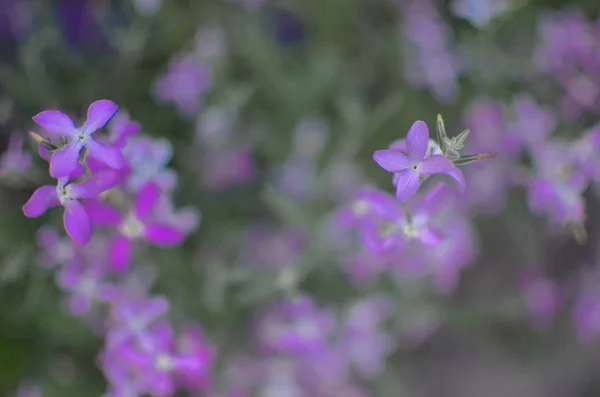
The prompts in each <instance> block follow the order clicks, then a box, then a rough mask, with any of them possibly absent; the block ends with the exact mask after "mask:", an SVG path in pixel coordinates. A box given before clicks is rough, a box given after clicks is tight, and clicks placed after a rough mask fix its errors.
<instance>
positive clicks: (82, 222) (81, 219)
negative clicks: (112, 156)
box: [23, 170, 118, 244]
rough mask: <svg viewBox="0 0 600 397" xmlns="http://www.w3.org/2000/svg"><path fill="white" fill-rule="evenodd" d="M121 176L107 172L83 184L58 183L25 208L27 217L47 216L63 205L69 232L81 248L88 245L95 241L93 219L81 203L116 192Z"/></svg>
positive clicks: (42, 189) (37, 193)
mask: <svg viewBox="0 0 600 397" xmlns="http://www.w3.org/2000/svg"><path fill="white" fill-rule="evenodd" d="M117 176H118V175H117V174H116V173H115V172H114V171H112V170H108V171H103V172H99V173H97V174H93V175H92V176H90V177H89V178H87V179H85V180H84V181H83V182H81V183H71V182H69V181H68V179H67V178H61V179H59V180H58V184H57V185H56V186H49V185H48V186H41V187H39V188H38V189H37V190H36V191H35V192H33V194H32V195H31V198H30V199H29V201H27V202H26V203H25V205H24V206H23V213H24V214H25V216H28V217H30V218H36V217H38V216H41V215H43V214H44V213H45V212H46V210H47V209H48V208H52V207H57V206H59V205H62V206H63V207H64V208H65V213H64V224H65V230H66V231H67V233H68V234H69V236H71V238H72V239H73V240H74V241H76V242H77V243H79V244H86V243H87V242H88V241H89V240H90V238H91V237H92V226H91V223H90V218H89V216H88V214H87V212H86V210H85V208H84V206H83V204H81V203H80V202H79V201H78V200H85V199H93V198H96V197H97V196H98V195H99V194H100V193H102V192H104V191H106V190H109V189H111V188H113V187H114V186H115V185H116V184H117V182H118V178H117Z"/></svg>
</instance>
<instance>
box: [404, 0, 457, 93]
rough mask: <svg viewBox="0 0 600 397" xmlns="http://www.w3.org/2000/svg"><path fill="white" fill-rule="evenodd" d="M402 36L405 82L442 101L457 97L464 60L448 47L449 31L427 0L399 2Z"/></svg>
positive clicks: (450, 34)
mask: <svg viewBox="0 0 600 397" xmlns="http://www.w3.org/2000/svg"><path fill="white" fill-rule="evenodd" d="M401 11H402V25H401V27H402V33H403V34H404V36H405V37H406V39H407V40H408V42H409V45H408V46H403V49H405V52H406V53H407V54H406V59H408V65H406V68H405V75H406V80H407V81H408V82H409V83H410V84H411V85H413V86H417V87H427V88H429V89H430V90H431V91H432V92H433V93H434V94H435V96H436V97H437V98H438V99H439V100H440V101H444V102H448V101H451V100H453V99H455V98H456V96H457V95H458V91H459V87H458V78H459V76H460V75H461V74H462V73H463V71H464V69H465V68H464V66H463V61H462V59H461V58H460V56H459V55H458V53H457V52H455V51H454V50H453V49H452V48H451V45H452V44H451V41H452V32H451V30H450V28H449V27H448V26H447V25H446V24H445V23H444V21H443V19H442V17H441V15H440V13H439V12H438V10H437V9H436V6H435V5H434V4H433V3H432V2H431V1H430V0H411V1H404V2H402V8H401Z"/></svg>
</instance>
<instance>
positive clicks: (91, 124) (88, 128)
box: [33, 99, 126, 178]
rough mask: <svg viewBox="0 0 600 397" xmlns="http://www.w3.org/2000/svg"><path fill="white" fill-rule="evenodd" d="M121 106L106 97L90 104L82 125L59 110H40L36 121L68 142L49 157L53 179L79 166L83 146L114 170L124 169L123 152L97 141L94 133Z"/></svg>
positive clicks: (65, 174)
mask: <svg viewBox="0 0 600 397" xmlns="http://www.w3.org/2000/svg"><path fill="white" fill-rule="evenodd" d="M118 109H119V107H118V106H117V105H116V104H115V103H113V102H111V101H109V100H106V99H102V100H99V101H96V102H94V103H92V104H91V105H90V107H89V108H88V113H87V120H86V122H85V123H84V124H83V125H82V126H81V127H79V128H77V127H75V124H74V123H73V120H71V118H70V117H69V116H67V115H66V114H64V113H61V112H59V111H57V110H46V111H44V112H41V113H38V114H37V115H35V116H34V117H33V120H34V121H35V122H36V123H37V124H39V125H40V126H41V127H43V128H44V129H45V130H46V131H48V132H49V133H50V134H52V135H55V136H59V137H63V138H66V139H67V140H68V141H69V142H68V143H67V144H66V145H65V146H64V147H63V148H61V149H60V150H56V151H54V152H53V153H52V157H51V159H50V175H52V176H53V177H54V178H62V177H66V176H69V174H70V173H71V172H73V170H75V168H76V167H77V164H78V161H79V156H80V153H81V150H82V149H83V148H86V149H87V153H88V154H89V155H90V156H91V157H93V158H95V159H96V160H98V161H100V162H102V163H104V164H106V165H108V166H109V167H111V168H113V169H117V170H118V169H121V168H123V167H124V166H125V165H126V162H125V159H124V157H123V154H122V153H121V151H120V150H119V149H118V148H115V147H110V146H106V145H104V144H102V143H99V142H97V141H96V140H94V138H93V137H92V135H93V134H94V133H95V132H96V131H97V130H99V129H100V128H102V127H104V126H105V125H106V123H108V121H109V120H110V119H111V118H112V117H113V116H114V114H115V113H116V112H117V110H118Z"/></svg>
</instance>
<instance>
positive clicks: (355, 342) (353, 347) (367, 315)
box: [339, 295, 396, 380]
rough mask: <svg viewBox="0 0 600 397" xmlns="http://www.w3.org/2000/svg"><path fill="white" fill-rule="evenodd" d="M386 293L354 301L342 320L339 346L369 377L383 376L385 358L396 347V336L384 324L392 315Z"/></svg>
mask: <svg viewBox="0 0 600 397" xmlns="http://www.w3.org/2000/svg"><path fill="white" fill-rule="evenodd" d="M390 310H391V308H390V300H389V298H388V297H386V296H383V295H382V296H371V297H368V298H366V299H364V300H361V301H358V302H356V303H355V304H353V305H352V306H351V307H350V308H349V309H348V312H347V314H346V316H345V319H344V321H343V323H344V324H343V327H344V329H343V332H342V337H341V341H340V342H339V343H340V346H339V347H340V349H341V351H343V352H344V353H345V354H346V355H348V360H349V362H350V363H351V364H352V365H353V366H354V367H355V368H356V369H357V371H358V373H359V374H360V375H361V376H362V377H363V378H364V379H367V380H372V379H373V378H375V377H377V376H379V375H381V373H382V371H383V367H384V365H385V361H384V360H385V358H386V356H387V355H389V354H391V353H392V352H393V351H394V349H395V348H396V343H395V341H394V336H393V335H391V334H390V332H388V331H385V330H384V329H383V327H382V326H381V325H382V323H383V321H385V320H386V319H387V318H388V317H389V315H390Z"/></svg>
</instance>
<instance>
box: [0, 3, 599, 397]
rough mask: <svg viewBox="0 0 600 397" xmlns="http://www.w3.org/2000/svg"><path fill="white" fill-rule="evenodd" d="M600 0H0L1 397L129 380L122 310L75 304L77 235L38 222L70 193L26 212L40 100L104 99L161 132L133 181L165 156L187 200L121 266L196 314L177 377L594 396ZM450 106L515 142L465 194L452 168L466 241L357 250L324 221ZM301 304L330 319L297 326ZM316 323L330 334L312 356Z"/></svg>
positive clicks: (480, 134) (210, 389)
mask: <svg viewBox="0 0 600 397" xmlns="http://www.w3.org/2000/svg"><path fill="white" fill-rule="evenodd" d="M599 11H600V2H597V1H593V0H575V1H558V0H531V1H528V0H452V1H441V0H303V1H294V0H131V1H125V0H123V1H109V0H0V148H1V152H2V160H0V183H1V185H0V202H1V205H0V259H1V263H0V395H6V396H18V397H41V396H46V397H69V396H85V397H87V396H100V395H102V393H105V392H110V391H111V385H110V384H109V383H110V382H107V379H106V376H105V375H106V374H105V373H104V372H105V368H103V365H102V364H101V363H99V359H98V357H99V354H100V352H101V351H103V346H104V342H105V341H104V337H103V333H102V332H100V331H98V329H100V328H102V327H101V326H100V325H99V324H102V323H103V322H104V321H105V320H106V318H108V317H109V316H110V315H109V314H107V313H110V310H111V309H110V307H109V308H108V309H107V308H106V307H105V306H102V305H104V304H102V303H99V304H98V306H99V308H98V309H97V310H94V311H92V312H90V313H87V314H85V315H75V314H74V313H73V312H72V310H69V307H68V305H67V304H66V303H65V302H66V300H67V299H68V297H69V296H70V294H72V293H73V292H72V291H71V292H69V291H67V290H65V288H64V286H61V283H60V282H57V279H58V278H59V277H58V276H57V275H58V274H60V271H61V270H60V269H61V266H66V265H65V263H57V266H55V267H50V266H47V261H48V257H49V256H50V257H52V258H54V260H55V261H58V262H60V258H64V257H68V256H69V253H70V252H75V250H76V248H74V247H73V246H71V245H69V244H63V245H61V247H62V248H61V249H62V250H63V251H62V253H61V254H60V255H62V256H60V255H59V254H57V251H60V250H59V249H58V248H57V247H58V244H59V242H58V240H57V241H55V242H51V243H50V244H49V245H48V244H44V241H45V240H44V239H43V238H41V237H40V234H41V233H42V232H40V230H42V231H46V232H47V231H48V230H49V229H47V227H48V226H49V225H54V227H56V230H57V231H58V233H59V235H60V237H61V238H63V236H64V235H65V234H64V231H63V230H62V229H61V228H62V225H61V222H60V214H58V213H56V212H52V211H50V212H49V213H48V214H47V215H45V216H43V217H41V218H37V219H28V218H26V217H25V216H24V215H23V213H22V210H21V207H22V206H23V204H24V203H25V202H26V201H27V200H28V198H29V196H30V195H31V193H32V192H33V191H34V190H35V189H36V188H37V187H38V186H40V185H42V184H48V183H51V182H50V181H51V179H50V177H49V176H48V172H47V163H46V162H45V161H44V160H42V159H40V158H39V156H38V155H37V144H36V143H35V141H33V140H32V139H30V137H29V136H28V135H27V132H28V131H30V130H33V131H35V132H37V133H42V132H43V131H42V130H41V129H40V128H39V127H38V126H37V125H35V124H34V123H33V121H32V119H31V117H32V116H33V115H35V114H37V113H39V112H41V111H43V110H47V109H60V110H61V111H63V112H65V113H66V114H69V115H70V116H72V117H73V118H74V119H76V120H83V119H85V112H86V110H87V107H88V106H89V104H90V103H92V102H93V101H95V100H98V99H110V100H112V101H114V102H115V103H117V104H118V105H119V106H120V110H119V113H118V115H119V116H122V117H125V119H126V117H127V115H128V116H129V117H130V119H131V120H132V121H128V122H130V123H132V122H137V123H139V125H140V126H141V131H142V132H141V134H143V136H144V137H145V139H147V141H148V142H151V144H150V146H151V147H152V148H153V149H152V150H150V151H149V152H144V151H141V152H140V153H138V156H140V157H138V158H137V160H136V161H137V163H136V164H137V167H138V168H137V170H138V172H139V173H140V175H141V176H139V178H140V179H142V180H144V178H146V179H148V178H154V177H157V175H159V174H160V173H161V172H167V171H165V170H167V169H170V170H172V171H168V172H167V173H168V174H169V175H170V176H166V177H165V176H164V175H162V177H164V178H167V179H168V178H172V177H173V175H174V174H176V176H177V184H176V186H175V187H173V189H171V190H172V192H170V193H169V200H172V202H173V205H174V207H175V208H182V209H183V210H182V211H185V212H182V214H183V215H182V217H181V218H178V220H177V221H176V223H179V224H182V223H186V222H187V223H186V225H187V226H186V227H187V231H188V233H189V234H188V236H187V239H186V240H185V242H184V243H183V244H182V245H180V246H177V247H174V248H167V249H160V248H149V249H148V250H143V252H136V256H135V258H134V261H133V265H132V267H131V269H130V271H129V272H128V274H126V275H118V276H115V275H109V276H107V277H109V278H110V279H111V280H112V282H114V283H116V284H118V285H119V286H120V287H119V288H121V289H123V290H128V289H135V288H139V285H142V287H141V289H142V290H144V291H146V293H147V294H151V295H162V296H164V297H165V298H166V299H168V301H169V302H170V312H169V314H168V316H167V318H168V321H169V322H170V323H171V324H172V326H173V327H174V328H175V329H176V330H178V331H181V330H185V329H186V328H185V327H186V326H188V324H195V326H196V327H201V329H202V330H203V332H204V335H205V341H204V342H203V343H206V344H207V345H209V346H211V348H212V349H214V357H212V356H211V358H210V359H208V358H207V359H206V360H205V361H204V362H203V365H205V367H206V370H205V375H206V377H207V379H210V381H208V380H203V381H202V382H200V383H202V385H200V386H198V387H196V388H194V387H181V388H180V390H179V391H178V393H181V394H177V395H181V396H186V395H192V396H227V397H241V396H262V397H292V396H293V397H296V396H298V397H300V396H311V397H312V396H315V397H319V396H324V397H327V396H336V397H354V396H390V397H401V396H411V397H412V396H415V397H420V396H423V397H430V396H431V397H434V396H444V397H453V396H457V397H459V396H460V397H471V396H473V397H475V396H477V397H480V396H486V397H495V396H527V397H536V396H539V397H542V396H543V397H588V396H589V397H595V396H597V395H598V394H599V393H600V383H599V380H598V379H599V378H598V371H600V355H599V354H598V353H599V350H598V347H597V346H598V344H597V343H596V342H597V338H596V336H598V335H597V334H599V333H600V283H599V282H598V281H597V280H599V276H600V273H598V265H599V261H600V256H599V254H600V252H599V250H598V242H599V240H598V239H599V238H600V236H599V235H598V227H597V224H598V221H599V220H600V211H599V208H598V199H597V191H598V190H597V182H595V181H597V180H600V179H599V178H598V174H599V173H600V158H599V156H598V149H600V140H599V139H597V135H598V129H597V126H596V123H597V122H598V114H599V111H600V91H599V90H600V22H599V20H598V12H599ZM438 113H441V114H442V115H443V118H444V121H445V126H446V129H447V131H448V134H449V136H454V135H456V134H457V133H458V132H460V131H462V130H463V129H465V128H470V130H471V135H470V137H469V138H468V140H467V145H466V151H465V154H472V153H476V152H497V153H498V157H496V158H495V159H490V160H486V161H482V162H477V163H474V164H468V165H466V166H464V167H463V169H464V172H465V177H466V190H465V192H464V193H459V192H458V190H456V189H451V190H452V191H453V197H454V198H453V202H452V204H451V206H450V208H449V209H446V211H450V212H451V213H452V214H453V215H454V216H456V214H459V215H458V216H459V218H460V222H462V223H461V225H462V226H460V227H458V228H454V229H453V228H450V229H448V230H446V232H448V233H450V234H451V236H450V237H452V236H454V237H456V236H458V237H457V239H454V240H452V239H451V241H452V243H450V245H449V248H448V249H447V250H446V251H443V252H440V254H439V257H436V258H437V259H433V260H431V261H430V262H428V264H427V265H422V264H421V265H419V266H421V267H419V269H418V271H415V272H414V274H410V271H409V272H408V273H407V272H404V271H402V270H398V269H399V268H398V266H396V267H395V263H396V262H397V263H401V265H399V267H400V268H403V266H404V265H406V264H407V263H409V264H412V263H413V262H411V261H417V260H416V259H414V258H413V257H410V256H404V255H403V254H399V255H398V256H397V257H395V258H391V259H390V258H385V259H384V260H382V259H381V258H380V257H376V256H372V255H367V256H365V255H364V253H365V249H364V247H362V246H361V243H360V241H358V240H357V239H354V240H349V241H347V240H345V239H343V242H341V243H340V241H339V239H338V238H337V237H339V236H337V234H338V233H339V232H340V230H339V229H340V228H339V227H337V229H336V226H335V225H334V226H331V223H332V219H334V218H335V214H336V213H338V211H339V210H341V209H344V208H348V205H350V204H351V203H352V202H353V200H354V197H355V194H356V191H357V189H359V188H361V187H363V186H373V187H375V188H378V189H380V190H382V191H387V192H389V193H391V194H393V191H394V187H393V186H392V184H391V176H390V175H389V174H388V173H386V172H385V171H384V170H382V169H381V168H380V167H378V166H377V164H376V163H375V162H374V161H373V159H372V155H373V152H374V151H375V150H377V149H384V148H386V147H387V146H388V145H389V144H390V143H392V142H393V141H395V140H397V139H400V138H403V137H405V135H406V133H407V131H408V129H409V127H410V126H411V124H412V123H413V122H414V121H415V120H423V121H425V122H426V123H427V124H428V125H429V127H430V132H431V136H432V137H434V131H435V121H436V115H437V114H438ZM116 129H118V127H117V126H115V125H114V124H112V125H109V127H108V130H109V131H113V133H114V131H115V130H116ZM575 176H578V177H581V178H583V181H582V182H581V183H577V184H575V185H576V186H575V185H574V182H573V183H571V177H573V178H574V177H575ZM438 180H439V181H444V179H443V178H440V179H438ZM578 180H579V179H578ZM540 181H542V182H540ZM445 182H447V181H444V183H445ZM538 182H539V183H542V185H543V186H542V187H540V185H539V184H538V185H536V183H538ZM448 184H449V186H452V185H451V182H448ZM536 189H541V191H542V192H543V194H547V195H550V196H552V199H550V202H549V201H548V200H546V201H543V200H541V201H543V202H540V200H536V197H537V196H536V193H537V194H542V193H540V190H536ZM544 197H546V196H544ZM538 198H539V197H538ZM583 208H584V209H583ZM188 226H189V227H188ZM461 228H462V229H461ZM583 230H585V232H584V231H583ZM452 233H454V234H452ZM95 238H96V237H95ZM352 241H353V242H352ZM46 242H47V241H46ZM420 249H421V251H422V252H426V251H427V250H431V248H425V247H421V248H420ZM64 250H66V253H65V251H64ZM436 252H437V251H436ZM52 255H54V256H52ZM450 257H451V258H455V259H456V258H458V259H456V260H454V259H453V260H448V258H450ZM56 258H58V259H56ZM417 262H418V261H417ZM402 264H404V265H402ZM415 266H416V265H415ZM422 266H425V267H426V269H425V270H424V269H423V268H422ZM296 299H301V300H302V302H303V303H302V304H301V306H302V305H304V306H302V307H301V308H292V309H290V308H289V307H286V305H291V306H294V305H296V304H297V303H290V302H297V301H296ZM307 302H308V303H307ZM92 303H93V302H92ZM282 307H283V308H282ZM282 313H283V314H282ZM299 316H304V317H307V318H309V319H312V320H313V322H312V327H313V329H309V330H307V329H303V328H302V329H301V327H300V326H298V327H297V328H294V326H293V324H292V325H290V321H292V320H293V319H294V318H296V317H299ZM324 317H326V319H323V318H324ZM264 318H267V319H270V320H268V321H267V320H264ZM290 318H291V319H292V320H290ZM261 319H262V320H261ZM261 321H263V322H265V321H267V322H269V321H270V323H269V324H271V326H273V327H275V328H277V327H278V326H281V327H283V328H284V329H285V330H286V331H285V332H287V333H288V334H286V335H287V336H286V337H287V338H288V339H285V338H284V339H285V340H286V341H287V342H281V341H279V342H277V343H276V342H274V341H273V340H272V339H273V338H275V339H276V338H277V335H279V336H280V337H281V334H277V332H276V331H273V330H271V329H270V328H269V327H268V326H264V324H263V325H261V324H262V323H261ZM332 321H333V322H334V323H335V324H336V325H335V326H332V325H331V324H330V323H331V322H332ZM292 322H293V321H292ZM286 327H287V328H286ZM314 327H316V328H314ZM277 329H279V328H277ZM273 332H275V334H273ZM281 332H283V331H281ZM311 332H312V333H311ZM315 333H316V334H315ZM273 335H275V336H273ZM290 335H292V336H290ZM289 338H292V339H293V340H294V341H296V342H295V343H299V344H301V345H302V346H305V347H306V346H309V347H310V346H312V350H311V349H308V350H310V352H312V353H310V354H309V353H307V352H306V351H302V352H298V351H297V349H296V350H295V349H293V348H290V347H289V346H288V345H285V343H288V342H289ZM320 339H324V341H321V340H320ZM316 340H319V341H320V342H319V343H321V342H323V343H325V344H326V345H328V346H329V344H333V345H334V347H332V348H331V349H330V350H328V351H327V353H328V354H326V355H324V354H320V353H315V349H316V350H318V349H319V348H320V347H319V346H321V345H319V344H318V343H317V342H315V341H316ZM298 341H300V342H298ZM278 343H279V344H278ZM290 343H291V342H290ZM311 343H312V344H313V345H314V346H313V345H311ZM269 344H273V345H276V346H269ZM282 344H283V345H282ZM264 345H267V348H266V349H265V348H264V347H265V346H264ZM317 345H318V346H317ZM315 346H317V347H315ZM296 347H297V346H296ZM273 352H275V353H273ZM321 353H323V352H321ZM327 360H330V361H327ZM332 363H336V364H335V365H338V366H341V367H344V368H345V370H344V371H342V372H344V374H343V376H342V375H340V374H339V373H335V374H334V373H332V374H330V373H329V372H327V371H325V369H330V368H331V367H333V366H335V365H334V364H332ZM333 372H335V371H333ZM317 378H318V379H317ZM321 378H323V379H321ZM208 384H210V386H207V385H208ZM315 384H318V385H319V386H315ZM186 389H188V390H186ZM113 392H114V390H113ZM236 393H237V394H236ZM107 395H108V394H107ZM130 395H131V396H137V395H138V394H136V393H134V394H130ZM140 395H141V394H140ZM110 396H125V394H110Z"/></svg>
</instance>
